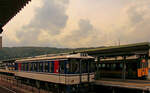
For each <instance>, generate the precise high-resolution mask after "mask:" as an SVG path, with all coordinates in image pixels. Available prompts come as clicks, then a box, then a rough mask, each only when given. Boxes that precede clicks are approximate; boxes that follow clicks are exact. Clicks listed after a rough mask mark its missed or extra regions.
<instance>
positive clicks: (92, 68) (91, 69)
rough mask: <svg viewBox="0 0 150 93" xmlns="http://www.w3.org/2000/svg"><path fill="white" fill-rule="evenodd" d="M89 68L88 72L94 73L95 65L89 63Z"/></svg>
mask: <svg viewBox="0 0 150 93" xmlns="http://www.w3.org/2000/svg"><path fill="white" fill-rule="evenodd" d="M89 66H90V67H89V68H90V72H95V63H94V62H93V61H91V62H90V64H89Z"/></svg>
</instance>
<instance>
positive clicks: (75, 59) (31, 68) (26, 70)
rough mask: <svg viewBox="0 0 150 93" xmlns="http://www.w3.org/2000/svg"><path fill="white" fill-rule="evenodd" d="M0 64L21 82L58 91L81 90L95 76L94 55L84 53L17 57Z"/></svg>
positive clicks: (63, 92) (72, 91)
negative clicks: (9, 61) (12, 60)
mask: <svg viewBox="0 0 150 93" xmlns="http://www.w3.org/2000/svg"><path fill="white" fill-rule="evenodd" d="M4 67H5V68H4ZM0 68H1V69H0V72H4V69H5V72H8V73H11V74H13V75H14V76H15V78H16V79H17V80H20V81H21V82H23V83H26V84H31V85H33V86H36V87H37V88H41V87H43V88H47V89H48V90H52V91H55V92H56V91H58V89H59V93H61V92H62V93H74V92H75V93H76V92H77V91H78V92H79V91H80V92H81V91H82V88H85V87H86V86H87V85H88V84H90V83H91V82H94V80H95V79H94V78H95V65H94V57H91V56H89V55H87V54H83V53H77V54H65V55H55V56H45V57H31V58H23V59H17V60H15V61H14V62H11V63H7V65H6V64H5V65H4V64H3V65H2V64H1V65H0ZM2 70H3V71H2ZM10 71H11V72H10ZM81 85H82V86H81ZM58 87H59V88H58ZM79 87H80V88H79ZM54 89H55V90H54ZM60 91H61V92H60ZM84 92H85V91H84Z"/></svg>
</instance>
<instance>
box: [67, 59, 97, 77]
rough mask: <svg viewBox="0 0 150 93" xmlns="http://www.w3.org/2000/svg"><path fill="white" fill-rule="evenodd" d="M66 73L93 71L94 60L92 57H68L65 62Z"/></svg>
mask: <svg viewBox="0 0 150 93" xmlns="http://www.w3.org/2000/svg"><path fill="white" fill-rule="evenodd" d="M66 68H67V71H68V73H70V74H78V73H88V72H89V73H91V72H94V69H95V66H94V60H93V59H69V62H68V64H66Z"/></svg>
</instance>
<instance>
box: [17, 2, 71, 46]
mask: <svg viewBox="0 0 150 93" xmlns="http://www.w3.org/2000/svg"><path fill="white" fill-rule="evenodd" d="M68 3H69V1H68V0H62V1H57V0H43V6H42V7H41V8H37V9H36V10H35V12H36V14H35V17H34V18H33V19H32V20H31V22H30V24H28V25H25V26H24V27H22V28H21V29H20V30H18V31H17V32H16V36H17V38H18V39H20V43H18V44H19V45H22V46H24V45H25V46H40V45H42V44H43V43H41V42H39V39H40V38H43V37H40V34H42V32H43V31H45V32H46V33H47V34H49V35H53V36H56V35H59V34H60V33H61V30H62V29H64V27H65V26H66V23H67V20H68V16H67V15H66V8H67V4H68ZM47 43H48V42H47ZM46 45H47V44H46Z"/></svg>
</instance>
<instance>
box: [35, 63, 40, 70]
mask: <svg viewBox="0 0 150 93" xmlns="http://www.w3.org/2000/svg"><path fill="white" fill-rule="evenodd" d="M36 66H37V72H40V63H39V62H37V63H36Z"/></svg>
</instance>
